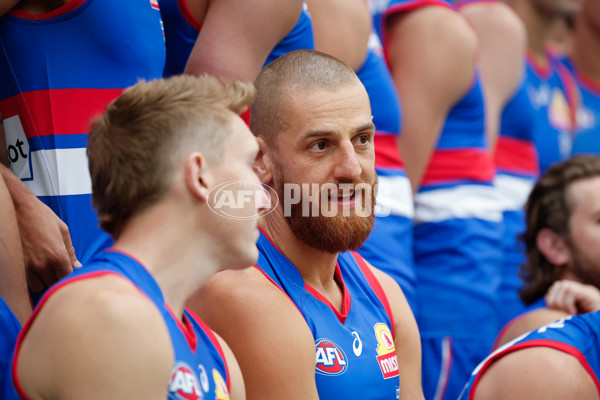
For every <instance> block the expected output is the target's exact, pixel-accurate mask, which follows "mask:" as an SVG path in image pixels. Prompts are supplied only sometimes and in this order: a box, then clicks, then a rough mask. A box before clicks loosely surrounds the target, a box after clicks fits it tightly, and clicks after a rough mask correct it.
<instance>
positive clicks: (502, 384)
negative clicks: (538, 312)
mask: <svg viewBox="0 0 600 400" xmlns="http://www.w3.org/2000/svg"><path fill="white" fill-rule="evenodd" d="M475 399H476V400H495V399H546V400H554V399H556V400H558V399H598V390H597V388H596V385H595V383H594V381H593V379H592V377H591V376H590V375H589V373H588V372H587V371H586V370H585V368H584V367H583V366H582V365H581V364H580V362H579V361H578V360H577V359H576V358H575V357H573V356H571V355H569V354H567V353H565V352H562V351H559V350H555V349H552V348H548V347H532V348H527V349H522V350H518V351H515V352H513V353H509V354H507V355H505V356H504V357H502V358H500V359H499V360H497V361H496V362H494V363H493V364H492V365H491V366H490V367H488V369H487V371H485V373H484V374H483V375H482V377H481V380H480V382H479V384H478V386H477V388H476V392H475Z"/></svg>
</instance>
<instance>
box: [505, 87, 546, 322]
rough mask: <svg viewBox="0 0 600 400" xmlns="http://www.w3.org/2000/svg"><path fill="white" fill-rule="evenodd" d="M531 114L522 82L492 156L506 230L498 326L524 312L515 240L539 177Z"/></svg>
mask: <svg viewBox="0 0 600 400" xmlns="http://www.w3.org/2000/svg"><path fill="white" fill-rule="evenodd" d="M534 114H535V111H534V108H533V104H532V102H531V98H530V97H529V95H528V93H527V85H526V83H525V81H523V82H522V83H521V85H520V86H519V89H518V90H517V92H516V93H515V95H514V96H513V97H512V98H511V99H510V100H509V101H508V103H507V104H506V106H505V107H504V110H503V111H502V115H501V119H500V134H499V136H498V142H497V143H496V149H495V153H494V161H495V164H496V179H495V184H496V187H497V188H498V192H499V194H500V196H501V198H502V203H503V215H504V229H505V231H504V235H503V237H502V240H503V242H502V250H503V254H504V266H503V268H502V272H503V277H502V285H501V287H500V298H501V303H502V310H501V312H502V318H501V324H505V323H506V322H508V321H509V320H511V319H512V318H514V317H515V316H517V315H519V314H521V313H522V312H524V311H525V309H526V306H525V304H524V303H523V302H522V301H521V300H520V298H519V289H520V287H521V286H522V281H521V279H520V278H519V276H518V270H519V266H520V265H521V264H523V263H524V262H525V251H524V249H523V248H522V247H523V245H522V244H521V242H520V241H519V239H518V237H519V236H520V235H521V234H522V233H523V232H524V231H525V213H524V211H523V207H524V206H525V203H526V201H527V198H528V197H529V193H530V192H531V189H532V188H533V185H534V184H535V182H536V181H537V179H538V178H539V176H540V170H539V164H538V155H537V150H536V147H535V142H534V138H533V132H534V131H533V128H534V123H535V118H534Z"/></svg>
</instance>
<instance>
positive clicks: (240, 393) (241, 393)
mask: <svg viewBox="0 0 600 400" xmlns="http://www.w3.org/2000/svg"><path fill="white" fill-rule="evenodd" d="M215 336H216V337H217V339H218V340H219V344H220V345H221V348H222V349H223V353H224V354H225V361H226V362H227V369H228V370H229V381H230V387H231V389H230V391H229V398H230V399H231V400H245V399H246V389H245V387H244V377H243V376H242V370H241V369H240V365H239V364H238V362H237V360H236V358H235V356H234V355H233V352H232V351H231V348H229V345H228V344H227V343H225V340H223V338H222V337H221V336H219V335H218V334H216V333H215Z"/></svg>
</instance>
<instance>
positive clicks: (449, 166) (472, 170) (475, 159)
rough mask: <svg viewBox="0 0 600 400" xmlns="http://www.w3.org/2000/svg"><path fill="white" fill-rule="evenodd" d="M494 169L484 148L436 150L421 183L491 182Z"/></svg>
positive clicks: (425, 184)
mask: <svg viewBox="0 0 600 400" xmlns="http://www.w3.org/2000/svg"><path fill="white" fill-rule="evenodd" d="M494 174H495V169H494V164H493V162H492V158H491V157H490V155H489V153H488V152H487V150H485V149H475V148H473V149H459V150H436V151H435V153H433V155H432V156H431V160H430V161H429V166H428V167H427V171H426V172H425V176H424V177H423V183H422V184H423V185H424V186H427V185H439V184H451V183H453V182H460V181H475V182H485V183H487V182H492V180H493V179H494Z"/></svg>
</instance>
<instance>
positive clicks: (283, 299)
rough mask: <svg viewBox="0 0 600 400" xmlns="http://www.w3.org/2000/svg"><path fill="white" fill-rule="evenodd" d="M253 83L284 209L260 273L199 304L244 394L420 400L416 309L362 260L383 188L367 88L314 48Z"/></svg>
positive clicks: (229, 280) (266, 240)
mask: <svg viewBox="0 0 600 400" xmlns="http://www.w3.org/2000/svg"><path fill="white" fill-rule="evenodd" d="M255 85H256V88H257V97H256V101H255V103H254V104H253V106H252V107H251V110H250V127H251V130H252V131H253V133H254V134H255V135H257V136H258V141H259V146H260V152H259V155H258V157H257V160H256V163H255V170H256V172H257V174H258V176H259V178H260V179H261V181H262V182H263V184H265V185H267V186H269V187H270V188H272V189H273V191H274V193H276V194H277V196H278V197H279V199H278V200H279V202H278V204H277V206H276V207H275V208H274V209H273V211H272V212H271V213H269V214H267V215H266V216H265V217H264V219H263V221H262V223H261V224H260V228H261V236H260V238H259V240H258V248H259V252H260V257H259V260H258V262H257V264H255V265H254V266H252V267H250V268H247V269H245V270H242V271H237V272H234V273H228V272H224V273H219V274H217V275H216V276H215V277H214V279H212V280H211V281H210V282H209V283H208V284H207V285H206V286H205V287H204V288H203V289H202V290H201V291H200V292H199V293H197V295H196V296H195V297H194V298H193V299H191V301H190V303H191V304H190V306H191V307H192V309H194V310H195V311H197V312H198V313H199V314H200V315H201V316H202V317H203V318H204V319H205V320H206V321H207V323H209V324H210V325H211V327H213V328H214V329H215V331H216V332H218V333H219V334H220V335H222V336H223V337H224V338H225V339H226V340H227V342H228V343H229V344H230V346H231V348H232V350H233V352H234V354H235V355H236V357H237V359H238V361H239V363H240V366H241V369H242V373H243V375H244V380H245V383H246V389H247V397H248V399H287V400H294V399H302V400H306V399H318V398H320V399H324V400H326V399H334V398H335V399H337V398H357V396H359V397H360V398H361V399H370V398H373V399H375V398H377V399H381V398H390V399H393V398H396V399H398V398H400V399H422V398H423V394H422V389H421V377H420V368H421V364H420V363H421V357H420V341H419V334H418V330H417V326H416V323H415V320H414V317H413V315H412V312H411V310H410V307H409V306H408V304H407V302H406V299H405V298H404V295H403V293H402V290H401V289H400V287H399V286H398V285H397V284H396V283H395V281H394V280H393V279H392V278H390V277H389V276H387V275H386V274H384V273H382V272H381V271H379V270H377V269H375V268H373V267H372V266H370V265H368V264H367V263H366V262H365V261H364V260H363V259H362V258H361V257H360V256H359V255H358V254H356V253H354V252H353V250H356V249H358V248H359V247H360V246H361V245H362V243H363V242H364V241H365V240H366V238H367V237H368V236H369V233H370V231H371V228H372V226H373V206H374V201H373V199H374V194H375V193H374V190H375V183H376V174H375V168H374V158H375V157H374V146H373V136H374V132H375V127H374V125H373V122H372V114H371V106H370V103H369V97H368V95H367V92H366V90H365V88H364V86H363V85H362V84H361V82H360V80H359V79H358V77H357V76H356V74H355V73H354V72H353V71H352V69H351V68H350V67H348V66H347V65H345V64H343V63H342V62H341V61H339V60H337V59H335V58H333V57H331V56H328V55H325V54H323V53H319V52H316V51H309V50H300V51H295V52H292V53H289V54H286V55H285V56H283V57H280V58H279V59H277V60H276V61H274V62H273V63H271V64H269V66H267V67H266V68H265V69H264V70H263V71H262V72H261V73H260V74H259V76H258V78H257V80H256V82H255ZM315 360H316V362H315ZM400 382H402V384H400Z"/></svg>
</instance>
